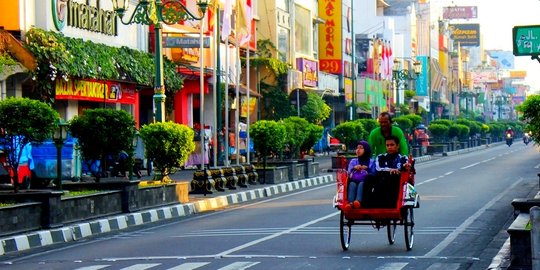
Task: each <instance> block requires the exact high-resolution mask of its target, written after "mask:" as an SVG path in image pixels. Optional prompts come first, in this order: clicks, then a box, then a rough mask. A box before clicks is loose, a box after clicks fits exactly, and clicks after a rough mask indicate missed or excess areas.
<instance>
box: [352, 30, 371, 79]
mask: <svg viewBox="0 0 540 270" xmlns="http://www.w3.org/2000/svg"><path fill="white" fill-rule="evenodd" d="M370 41H371V39H369V38H361V37H360V36H359V35H357V36H356V42H355V50H356V51H355V57H356V64H357V65H358V73H360V74H361V73H363V72H366V71H367V66H368V58H369V42H370Z"/></svg>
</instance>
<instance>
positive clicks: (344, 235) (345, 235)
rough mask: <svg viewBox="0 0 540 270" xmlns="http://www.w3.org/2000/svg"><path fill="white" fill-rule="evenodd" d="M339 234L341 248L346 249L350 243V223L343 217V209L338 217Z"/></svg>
mask: <svg viewBox="0 0 540 270" xmlns="http://www.w3.org/2000/svg"><path fill="white" fill-rule="evenodd" d="M339 234H340V236H341V248H342V249H343V251H346V250H348V249H349V245H350V244H351V223H350V222H349V221H348V220H347V219H345V214H344V213H343V211H341V214H340V218H339Z"/></svg>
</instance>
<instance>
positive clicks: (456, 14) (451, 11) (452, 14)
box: [443, 6, 478, 20]
mask: <svg viewBox="0 0 540 270" xmlns="http://www.w3.org/2000/svg"><path fill="white" fill-rule="evenodd" d="M476 18H478V8H477V7H474V6H465V7H457V6H455V7H443V19H445V20H453V19H476Z"/></svg>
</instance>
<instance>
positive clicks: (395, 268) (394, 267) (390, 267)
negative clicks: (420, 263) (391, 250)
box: [375, 263, 409, 270]
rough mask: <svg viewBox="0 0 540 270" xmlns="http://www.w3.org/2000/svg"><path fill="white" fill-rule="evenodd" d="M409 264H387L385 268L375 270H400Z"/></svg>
mask: <svg viewBox="0 0 540 270" xmlns="http://www.w3.org/2000/svg"><path fill="white" fill-rule="evenodd" d="M407 264H409V263H385V264H384V265H383V266H380V267H377V268H375V270H400V269H403V268H404V267H405V266H407Z"/></svg>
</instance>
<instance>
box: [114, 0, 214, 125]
mask: <svg viewBox="0 0 540 270" xmlns="http://www.w3.org/2000/svg"><path fill="white" fill-rule="evenodd" d="M209 1H210V0H197V5H198V6H199V10H200V12H201V15H200V16H196V15H195V14H193V13H191V12H190V11H189V10H188V9H187V8H186V6H184V4H182V2H180V1H179V0H167V1H165V2H163V1H161V0H139V3H138V4H137V6H135V10H134V11H133V14H132V15H131V16H130V17H129V20H128V21H126V22H125V21H124V20H123V17H124V14H125V12H126V11H127V10H128V5H129V2H130V0H112V4H113V8H114V11H115V12H116V13H117V14H118V16H119V17H120V22H122V23H123V24H125V25H128V24H133V23H137V24H143V25H153V26H154V33H155V39H154V45H155V59H154V61H155V63H154V65H155V72H156V73H155V78H154V97H153V98H154V115H155V119H156V121H157V122H164V121H165V98H166V96H165V86H164V85H163V53H162V50H163V44H162V36H161V25H162V24H163V23H165V24H169V25H170V24H177V23H178V22H179V21H185V20H190V19H193V20H199V21H201V38H200V43H201V44H200V52H199V53H200V61H201V71H200V72H201V82H202V80H203V79H202V77H203V69H202V66H203V61H202V60H203V57H202V55H203V40H202V29H203V27H202V22H203V19H204V15H205V13H206V9H207V7H208V4H209ZM201 84H202V83H201ZM202 91H203V89H202V86H201V93H202ZM201 95H202V94H201ZM201 106H202V100H201ZM201 111H202V107H201ZM202 120H203V119H201V124H203V123H202Z"/></svg>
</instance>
